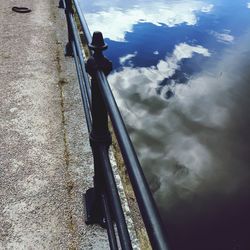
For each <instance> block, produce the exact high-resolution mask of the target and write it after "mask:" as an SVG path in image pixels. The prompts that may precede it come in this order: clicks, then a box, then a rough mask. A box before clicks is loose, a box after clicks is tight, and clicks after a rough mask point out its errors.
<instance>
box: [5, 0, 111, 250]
mask: <svg viewBox="0 0 250 250" xmlns="http://www.w3.org/2000/svg"><path fill="white" fill-rule="evenodd" d="M15 5H17V6H26V7H29V8H31V9H32V12H31V13H28V14H19V13H15V12H12V11H11V8H12V7H13V6H15ZM57 5H58V1H54V0H42V1H41V0H22V1H21V0H16V1H14V0H8V1H5V0H0V23H1V24H0V93H1V94H0V225H1V227H0V249H18V250H20V249H108V248H109V247H108V244H107V236H106V231H104V230H103V229H101V228H99V227H98V226H85V223H84V206H83V202H82V194H83V193H84V192H85V191H86V189H87V188H88V187H90V186H91V185H92V175H93V172H92V171H93V170H92V169H93V167H92V165H93V163H92V156H91V151H90V148H89V144H88V134H87V129H86V125H85V120H84V117H83V109H82V105H81V100H80V95H79V89H78V83H77V81H76V79H75V76H76V73H75V68H74V65H73V60H72V58H65V57H64V55H63V50H64V46H65V44H66V37H67V36H66V27H65V24H66V22H65V18H64V12H63V10H61V9H58V8H57Z"/></svg>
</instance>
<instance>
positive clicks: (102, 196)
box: [59, 0, 169, 249]
mask: <svg viewBox="0 0 250 250" xmlns="http://www.w3.org/2000/svg"><path fill="white" fill-rule="evenodd" d="M60 2H62V3H61V4H59V6H64V7H65V14H66V19H67V25H68V36H69V42H68V44H67V46H66V55H72V56H74V58H75V64H76V69H77V75H78V79H79V83H80V90H81V94H82V99H83V105H84V111H85V113H86V119H87V124H88V129H89V132H90V144H91V148H92V151H93V156H94V168H95V176H94V188H93V189H90V190H88V191H87V193H86V203H87V204H86V205H87V214H88V215H87V216H88V218H87V221H86V222H87V223H99V224H101V225H104V226H106V227H107V228H108V235H109V240H110V246H111V249H117V243H116V239H114V237H115V233H114V230H113V228H111V225H112V223H110V219H111V218H112V219H113V220H114V221H115V222H116V225H117V230H118V234H119V238H120V244H121V247H122V249H132V246H131V241H130V236H129V232H128V229H127V225H126V221H125V216H124V213H123V211H122V206H121V201H120V199H119V194H118V191H117V187H116V184H115V179H114V175H113V172H112V168H111V164H110V160H109V146H110V144H111V137H110V134H109V130H108V117H107V113H108V114H109V117H110V119H111V122H112V126H113V129H114V132H115V135H116V138H117V141H118V144H119V146H120V150H121V154H122V156H123V159H124V162H125V165H126V168H127V172H128V174H129V177H130V181H131V185H132V187H133V189H134V193H135V196H136V199H137V203H138V206H139V209H140V212H141V215H142V218H143V221H144V224H145V227H146V230H147V233H148V236H149V239H150V242H151V244H152V247H153V249H169V248H168V245H167V241H166V238H165V234H164V230H163V226H162V222H161V219H160V215H159V212H158V210H157V207H156V205H155V202H154V199H153V196H152V193H151V192H150V189H149V186H148V184H147V181H146V179H145V176H144V174H143V171H142V168H141V166H140V163H139V160H138V158H137V155H136V153H135V150H134V147H133V145H132V143H131V140H130V138H129V136H128V133H127V130H126V127H125V124H124V122H123V119H122V117H121V114H120V111H119V109H118V106H117V104H116V101H115V98H114V96H113V94H112V91H111V89H110V86H109V84H108V81H107V78H106V75H108V74H109V73H110V71H111V69H112V64H111V62H110V61H109V60H108V59H106V58H105V57H104V56H103V54H102V51H103V50H105V49H106V48H107V45H106V44H105V43H104V41H103V38H102V34H101V33H100V32H95V33H94V35H93V39H92V36H91V33H90V31H89V28H88V25H87V22H86V20H85V18H84V15H83V10H82V7H81V5H80V4H79V0H73V4H74V7H75V10H76V14H77V16H78V18H79V20H80V24H81V29H82V31H83V33H84V36H85V39H86V41H87V44H88V47H89V50H90V55H91V57H90V58H89V59H88V61H87V64H86V70H85V68H84V65H83V62H84V59H83V55H82V47H81V43H80V41H79V40H80V39H79V34H78V30H77V28H76V24H75V21H74V17H73V15H74V13H73V8H72V0H65V2H64V1H63V0H61V1H60ZM92 50H93V51H94V52H92ZM86 71H87V72H88V73H89V75H90V76H91V97H90V96H89V92H90V89H89V83H88V81H89V80H88V77H87V74H86ZM101 208H102V209H101ZM111 209H112V213H111V212H110V211H111ZM106 220H108V221H106Z"/></svg>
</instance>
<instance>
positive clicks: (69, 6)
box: [65, 0, 74, 56]
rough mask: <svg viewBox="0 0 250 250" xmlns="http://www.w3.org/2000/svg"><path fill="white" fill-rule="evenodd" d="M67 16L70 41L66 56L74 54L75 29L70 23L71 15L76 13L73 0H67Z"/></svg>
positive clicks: (66, 48)
mask: <svg viewBox="0 0 250 250" xmlns="http://www.w3.org/2000/svg"><path fill="white" fill-rule="evenodd" d="M65 5H66V6H65V16H66V20H67V27H68V43H67V44H66V47H65V56H73V49H72V41H73V39H74V38H73V31H72V27H71V25H70V20H69V15H70V14H73V13H74V10H73V8H72V0H65Z"/></svg>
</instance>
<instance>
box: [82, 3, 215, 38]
mask: <svg viewBox="0 0 250 250" xmlns="http://www.w3.org/2000/svg"><path fill="white" fill-rule="evenodd" d="M138 2H139V1H138ZM118 3H119V2H118ZM136 3H137V1H134V4H133V5H132V6H131V7H129V8H127V9H124V8H123V9H121V8H119V5H118V6H117V7H109V8H108V9H105V10H103V6H102V10H100V11H98V10H97V11H95V12H92V13H86V19H87V20H88V24H89V26H90V28H91V29H92V30H101V31H102V32H103V33H104V34H105V37H107V38H109V39H111V40H113V41H125V36H126V33H127V32H132V31H133V26H134V25H136V24H138V23H152V24H154V25H157V26H161V25H167V26H168V27H174V26H176V25H178V24H181V23H186V24H187V25H195V24H196V23H197V17H196V13H197V12H204V13H208V12H210V11H211V10H212V8H213V5H212V4H206V3H204V2H201V1H194V0H191V1H168V2H167V3H166V1H156V2H154V1H152V2H149V1H144V2H140V8H138V6H137V5H136ZM113 5H115V4H113ZM110 24H112V27H110Z"/></svg>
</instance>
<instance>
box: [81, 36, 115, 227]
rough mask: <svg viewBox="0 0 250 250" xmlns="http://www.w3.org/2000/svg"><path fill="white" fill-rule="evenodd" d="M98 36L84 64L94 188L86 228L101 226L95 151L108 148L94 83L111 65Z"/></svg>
mask: <svg viewBox="0 0 250 250" xmlns="http://www.w3.org/2000/svg"><path fill="white" fill-rule="evenodd" d="M107 47H108V46H107V45H106V44H105V43H104V40H103V36H102V33H101V32H94V34H93V39H92V43H91V44H89V48H90V49H91V50H93V51H94V54H93V56H92V57H90V58H89V59H88V61H87V63H86V71H87V72H88V73H89V75H90V76H91V97H92V110H91V113H92V131H91V133H90V145H91V148H92V152H93V157H94V188H91V189H89V190H87V192H86V194H85V202H86V210H87V219H86V223H87V224H93V223H98V224H100V225H102V226H104V225H105V216H104V208H103V205H102V194H103V193H104V192H105V180H104V174H103V169H102V162H101V160H100V157H99V154H98V151H99V147H100V146H101V147H103V146H104V147H106V148H107V149H108V148H109V146H110V145H111V136H110V132H109V129H108V114H107V110H106V107H105V103H104V101H103V98H102V94H101V91H100V89H99V85H98V81H97V70H102V71H103V72H104V73H105V75H108V74H109V73H110V71H111V70H112V63H111V62H110V61H109V60H108V59H107V58H105V57H104V56H103V53H102V52H103V50H105V49H107Z"/></svg>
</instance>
